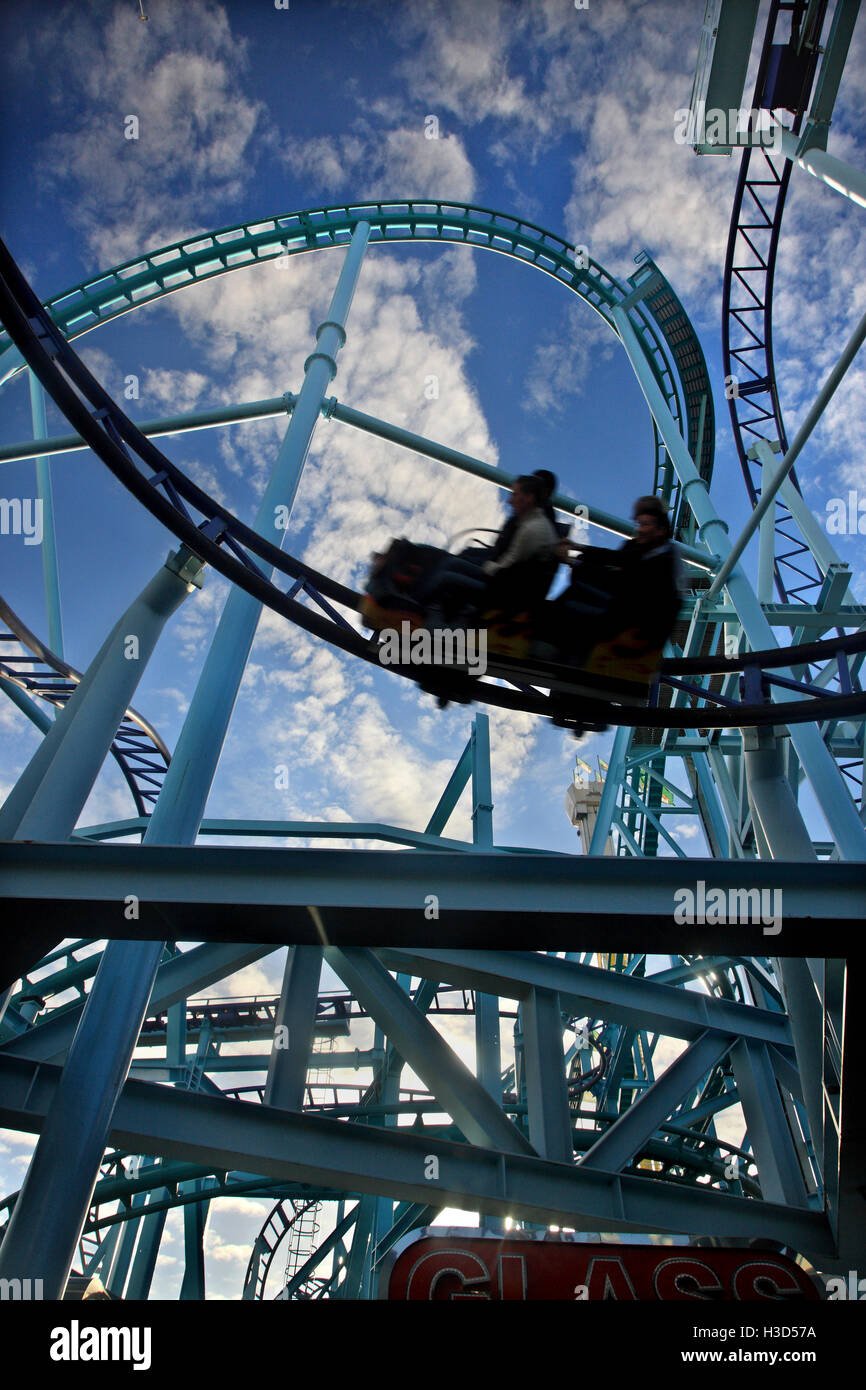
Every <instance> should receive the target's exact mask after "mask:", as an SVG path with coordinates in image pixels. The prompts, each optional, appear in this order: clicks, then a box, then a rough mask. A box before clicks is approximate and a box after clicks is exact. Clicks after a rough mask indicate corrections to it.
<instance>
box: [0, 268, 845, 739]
mask: <svg viewBox="0 0 866 1390" xmlns="http://www.w3.org/2000/svg"><path fill="white" fill-rule="evenodd" d="M0 318H2V319H3V321H4V323H5V324H6V327H7V329H8V331H9V334H10V336H11V338H12V340H13V341H14V342H15V344H16V346H17V347H18V349H19V351H20V352H21V354H22V356H23V357H24V358H25V360H26V361H27V362H28V363H29V365H30V367H31V368H32V369H33V371H34V372H35V373H36V375H37V376H38V377H39V379H40V381H41V382H42V384H43V386H45V388H46V390H47V391H48V392H49V394H50V395H51V396H52V397H53V399H54V400H55V402H56V403H57V405H58V406H59V408H60V409H61V410H62V411H63V413H64V414H65V415H66V416H67V418H68V419H69V421H70V423H71V424H72V425H73V426H74V427H75V428H76V429H77V430H78V432H79V434H80V435H81V437H82V438H83V439H84V440H85V441H86V442H87V443H88V444H89V445H90V447H91V449H92V450H93V451H94V453H95V454H96V455H97V456H98V457H99V458H101V459H102V461H103V462H104V463H105V464H106V466H107V467H108V468H109V469H110V470H111V472H112V473H114V475H115V476H116V477H117V478H118V479H119V481H121V482H122V483H123V484H124V486H125V487H127V488H128V489H129V491H130V492H132V493H133V495H134V496H135V497H137V498H138V500H139V501H141V502H142V503H143V505H144V506H145V507H146V508H147V509H148V510H149V511H150V512H151V514H152V515H153V516H155V517H156V518H157V519H158V520H160V521H161V522H162V523H163V524H164V525H165V526H166V527H167V528H168V529H169V530H171V531H173V532H174V534H175V535H176V536H178V537H179V539H180V540H182V541H183V542H185V543H186V545H187V546H188V547H189V549H190V551H191V552H192V553H193V554H195V555H197V556H198V557H199V558H200V559H201V560H203V561H205V562H207V563H209V564H211V565H213V567H214V568H215V569H216V570H218V571H219V572H220V573H221V574H223V575H224V576H225V578H227V579H229V580H231V581H232V582H233V583H236V584H239V585H240V587H241V588H243V589H245V590H246V592H247V593H250V594H252V595H253V596H254V597H255V598H257V599H259V600H260V601H261V602H262V603H264V604H265V605H267V606H268V607H269V608H271V609H272V610H273V611H274V612H277V613H280V614H281V615H282V616H283V617H285V618H287V619H289V621H291V622H293V623H296V624H297V625H298V626H299V627H302V628H303V629H305V630H306V631H307V632H310V633H312V634H313V635H314V636H317V637H321V638H323V639H324V640H325V641H327V642H329V643H331V645H333V646H336V647H338V648H340V649H342V650H343V651H345V652H347V653H348V654H350V655H352V656H355V657H359V658H361V659H362V660H364V661H367V662H368V663H370V664H375V665H380V662H379V658H378V644H377V642H375V641H371V640H370V639H369V638H366V637H364V636H363V634H362V633H361V632H359V631H358V630H357V629H356V628H355V627H353V626H352V624H351V623H350V622H349V621H348V620H347V619H346V618H345V617H344V616H343V615H342V614H340V613H338V612H337V611H336V610H335V609H334V608H333V607H332V606H331V603H330V602H329V601H328V600H334V601H335V602H337V603H339V604H342V605H344V606H345V607H347V608H349V609H350V610H354V611H357V608H358V605H359V602H360V596H359V595H358V594H356V593H354V592H353V591H352V590H351V589H348V588H347V587H346V586H345V585H342V584H338V583H337V582H336V580H333V579H331V578H330V577H329V576H327V575H324V574H322V573H320V572H319V571H317V570H314V569H312V568H311V567H310V566H308V565H305V564H303V563H302V562H301V561H299V560H297V559H296V558H295V557H293V556H291V555H287V554H284V553H283V552H282V551H281V550H279V549H278V548H277V547H276V546H275V545H273V544H271V543H270V542H269V541H267V540H265V539H264V538H263V537H261V536H259V535H258V534H257V533H256V532H255V531H253V530H251V529H250V528H249V527H247V526H245V525H244V524H243V523H242V522H240V521H239V520H238V519H237V518H236V517H234V516H233V515H232V514H231V513H230V512H228V511H227V510H226V509H225V508H224V507H221V506H219V504H217V503H216V502H214V501H213V499H212V498H210V497H209V496H208V495H207V494H206V493H205V492H203V491H202V489H201V488H199V487H197V486H196V485H195V484H194V483H192V482H191V481H190V479H188V478H187V477H186V476H185V474H183V473H182V472H181V470H180V469H179V468H177V467H176V465H174V464H173V463H172V462H171V461H170V460H169V459H168V458H167V457H166V456H165V455H164V454H163V453H162V452H161V451H160V450H159V449H157V448H156V446H155V445H154V444H153V443H152V441H151V440H149V439H148V438H147V437H146V436H145V435H143V434H142V433H141V431H140V430H139V429H138V428H137V427H136V425H135V424H134V423H133V422H132V421H131V420H130V419H129V418H128V416H126V415H125V414H124V413H123V411H122V410H121V409H120V408H119V406H118V405H117V404H116V402H115V401H113V400H112V398H111V397H110V396H109V395H108V393H107V392H106V391H105V390H104V388H103V387H102V386H101V385H100V384H99V383H98V382H97V381H96V380H95V378H94V377H93V376H92V374H91V373H90V372H89V371H88V369H87V368H86V367H85V365H84V363H83V362H82V361H81V359H80V358H79V356H78V355H77V353H76V352H75V350H74V349H73V348H72V346H71V345H70V343H69V342H68V341H67V340H66V338H65V337H64V336H63V334H62V332H61V331H60V329H59V328H58V327H57V325H56V324H55V323H54V322H53V320H52V319H51V317H50V315H49V314H48V313H47V311H46V310H45V309H44V307H43V306H42V304H41V302H40V301H39V299H38V298H37V296H36V295H35V294H34V292H33V290H32V289H31V287H30V285H29V284H28V283H27V281H26V280H25V278H24V276H23V275H22V274H21V271H20V270H19V268H18V266H17V265H16V264H15V262H14V260H13V258H12V256H11V255H10V253H9V251H8V249H7V248H6V247H5V245H3V244H2V243H0ZM145 470H147V472H145ZM195 513H198V514H199V516H200V517H201V518H202V519H201V520H198V521H196V519H195ZM262 564H264V565H265V566H267V567H269V568H274V569H277V570H278V571H279V572H280V573H281V574H282V575H285V576H288V577H289V578H290V579H292V580H293V581H294V583H293V586H292V588H291V590H290V592H289V593H285V592H284V591H283V590H282V589H279V588H277V586H276V585H275V584H274V583H273V582H272V581H271V580H270V579H269V578H268V575H267V574H266V573H265V571H264V570H263V569H262ZM301 590H303V591H304V593H305V594H306V595H307V596H309V597H310V598H312V599H313V601H314V602H315V603H316V604H317V606H318V608H319V610H320V611H318V612H315V611H313V610H312V609H310V608H308V607H305V606H304V605H303V604H302V603H300V602H298V600H297V598H296V597H295V595H297V594H298V593H300V591H301ZM861 643H862V644H864V645H866V634H858V635H856V636H855V637H849V638H837V639H835V640H834V641H832V642H828V643H818V644H815V643H812V644H809V651H812V652H817V653H819V655H818V656H816V657H815V659H824V660H838V658H839V653H840V651H841V652H842V653H845V654H847V653H849V652H859V651H860V650H861V649H862V647H861V645H859V644H861ZM805 650H806V649H805V648H803V649H800V648H798V649H796V652H795V651H794V650H793V649H791V650H789V652H788V653H785V652H778V651H774V652H770V653H766V654H764V653H761V654H759V655H761V656H763V657H765V660H764V662H763V665H764V666H765V667H772V666H776V667H781V666H790V665H791V664H792V662H797V663H800V662H801V661H802V660H803V659H805V658H804V656H803V655H802V654H801V653H802V652H804V651H805ZM692 660H702V658H697V659H694V658H693V659H692ZM671 666H673V670H671ZM387 669H388V670H389V671H391V672H392V673H393V674H395V675H398V676H401V677H403V678H404V679H409V680H413V681H417V679H418V675H419V671H418V668H417V667H414V666H404V665H394V666H389V667H388V668H387ZM428 669H429V668H428ZM740 669H741V668H740V667H738V666H737V665H736V663H734V664H732V665H731V666H730V667H729V666H728V665H727V664H726V663H725V661H724V659H723V658H718V659H716V660H715V661H713V662H712V672H716V673H718V672H723V673H726V674H727V673H733V672H735V671H738V670H740ZM757 670H758V668H757V665H756V664H755V662H754V660H753V661H752V662H751V663H750V665H749V667H747V668H746V673H745V674H746V675H748V674H749V672H750V671H751V676H750V679H749V682H748V690H747V691H746V692H745V693H746V698H745V699H744V700H743V701H741V702H740V703H736V702H734V701H731V700H729V699H726V698H725V697H719V696H715V695H713V694H712V693H711V692H710V691H708V690H706V689H701V688H695V689H694V691H690V692H688V693H690V694H693V696H694V699H695V700H696V701H701V702H710V703H703V704H702V705H701V707H699V708H687V709H683V708H680V707H677V708H676V709H660V708H658V707H655V708H652V707H650V708H648V709H645V708H643V707H639V712H638V710H635V709H633V708H627V707H623V706H619V705H615V704H611V703H610V700H609V698H607V699H606V698H595V697H594V695H593V693H592V691H589V692H588V691H587V689H586V681H585V680H581V683H580V685H576V684H575V682H576V680H577V673H576V672H574V671H573V670H572V669H570V668H568V667H548V668H544V667H541V668H540V667H539V666H538V663H535V664H533V665H530V664H528V663H520V662H513V663H511V667H510V670H509V672H508V673H503V672H502V671H499V674H500V675H503V674H505V678H506V679H508V680H512V681H514V682H515V685H516V684H517V683H518V682H519V683H520V686H519V688H516V689H510V690H509V689H507V688H506V687H504V686H497V685H492V684H490V683H489V682H484V681H476V682H474V684H472V685H471V686H467V685H465V684H463V683H461V682H460V681H459V680H458V683H457V689H454V688H453V687H448V688H443V687H442V681H441V674H442V673H441V668H440V670H439V671H438V672H437V671H434V672H433V675H434V678H435V680H436V682H437V684H438V686H439V690H440V691H441V692H442V693H443V694H444V695H445V697H446V698H449V699H450V698H456V699H461V700H465V701H469V700H480V701H483V702H485V703H487V704H494V705H498V706H500V707H502V708H506V709H522V710H525V711H528V712H529V713H535V714H541V715H548V716H550V717H551V718H555V719H556V720H557V722H565V723H566V724H568V723H574V724H575V726H579V725H582V724H585V723H587V722H599V723H605V724H623V725H633V724H635V723H636V722H638V721H639V722H640V724H641V726H642V727H658V728H677V729H688V728H696V729H709V728H738V727H745V726H750V725H755V726H757V725H774V724H785V723H787V724H793V723H803V722H810V721H812V720H816V719H817V720H823V719H830V718H850V717H852V716H857V715H860V714H866V692H863V691H860V690H854V689H852V688H851V680H850V677H849V676H848V673H847V668H846V677H847V681H848V684H847V689H844V690H843V693H841V694H840V695H835V696H824V695H823V692H822V693H821V694H819V695H818V696H816V697H812V698H803V697H804V696H809V693H810V692H809V687H808V686H807V685H805V684H801V685H800V686H797V687H796V688H797V691H798V695H800V697H801V698H798V699H797V700H796V701H787V702H786V703H784V704H782V703H771V702H769V701H767V700H766V699H765V698H764V696H765V691H766V686H767V678H766V676H765V675H763V676H762V677H761V679H760V680H758V679H757V678H756V673H757ZM690 673H694V674H700V671H695V668H694V667H692V668H691V671H690ZM676 677H677V672H676V664H675V663H668V665H667V666H666V668H665V669H664V670H663V671H662V675H661V678H662V679H663V680H671V678H673V679H676ZM527 679H532V680H534V681H536V682H537V683H538V685H539V686H541V687H542V688H540V689H535V688H531V687H530V688H528V689H527V688H526V685H525V682H526V681H527ZM544 687H546V690H545V688H544ZM816 688H817V687H816ZM437 693H438V692H437ZM753 697H756V698H753ZM563 700H565V701H566V702H570V704H572V705H573V704H574V703H575V702H577V703H578V704H579V709H577V710H572V709H570V708H567V709H566V710H565V719H564V720H563Z"/></svg>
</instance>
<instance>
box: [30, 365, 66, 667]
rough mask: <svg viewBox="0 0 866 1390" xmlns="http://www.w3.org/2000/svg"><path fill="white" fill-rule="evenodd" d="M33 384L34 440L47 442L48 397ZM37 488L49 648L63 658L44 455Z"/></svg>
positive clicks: (51, 498)
mask: <svg viewBox="0 0 866 1390" xmlns="http://www.w3.org/2000/svg"><path fill="white" fill-rule="evenodd" d="M27 378H28V382H29V384H30V408H31V411H32V415H33V437H34V439H40V440H41V439H45V438H46V437H47V435H48V430H47V428H46V424H45V396H44V394H43V391H42V383H41V382H40V381H39V380H38V378H37V377H35V376H34V374H33V372H31V371H28V373H27ZM36 486H37V492H38V495H39V501H40V502H41V503H42V574H43V578H44V581H45V608H46V612H47V616H48V645H49V646H50V647H51V648H52V650H53V651H55V652H57V654H58V656H62V655H63V617H62V613H61V609H60V578H59V575H58V573H57V537H56V533H55V529H54V493H53V490H52V487H51V458H50V455H48V454H40V455H39V457H38V458H37V460H36Z"/></svg>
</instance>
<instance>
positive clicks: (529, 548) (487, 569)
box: [482, 507, 559, 575]
mask: <svg viewBox="0 0 866 1390" xmlns="http://www.w3.org/2000/svg"><path fill="white" fill-rule="evenodd" d="M558 544H559V536H558V535H557V533H556V527H555V526H554V525H553V522H552V521H550V520H549V519H548V517H547V516H546V515H545V513H544V512H543V511H542V510H541V508H540V507H533V509H532V511H531V512H527V513H526V515H525V516H523V517H521V519H520V521H519V523H518V525H517V527H516V529H515V532H514V535H513V536H512V538H511V543H510V545H509V546H508V549H507V550H506V551H505V553H504V554H503V555H501V556H500V557H499V559H498V560H485V562H484V564H483V565H482V569H483V570H484V573H485V574H487V575H493V574H498V573H499V571H500V570H507V569H510V568H511V566H512V565H517V564H520V563H521V562H522V561H523V560H534V559H544V560H547V559H549V558H550V557H551V556H552V555H553V552H554V550H555V549H556V547H557V545H558Z"/></svg>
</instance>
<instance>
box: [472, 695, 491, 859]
mask: <svg viewBox="0 0 866 1390" xmlns="http://www.w3.org/2000/svg"><path fill="white" fill-rule="evenodd" d="M470 744H471V748H472V840H473V843H474V844H476V845H479V846H481V847H483V848H484V849H491V848H492V846H493V785H492V779H491V776H490V721H489V719H488V717H487V715H486V714H476V716H475V718H474V720H473V721H472V734H471V737H470Z"/></svg>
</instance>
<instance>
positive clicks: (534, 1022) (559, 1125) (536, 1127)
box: [523, 989, 574, 1163]
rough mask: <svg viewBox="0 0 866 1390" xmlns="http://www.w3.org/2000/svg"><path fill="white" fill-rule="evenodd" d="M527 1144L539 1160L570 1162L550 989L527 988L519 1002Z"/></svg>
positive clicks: (555, 1007) (557, 1016)
mask: <svg viewBox="0 0 866 1390" xmlns="http://www.w3.org/2000/svg"><path fill="white" fill-rule="evenodd" d="M523 1035H524V1049H525V1062H526V1104H527V1110H528V1115H529V1141H530V1143H531V1144H532V1146H533V1148H534V1149H535V1150H536V1152H537V1153H539V1154H540V1155H541V1157H542V1158H550V1159H553V1160H554V1161H555V1162H558V1163H573V1162H574V1143H573V1140H572V1134H571V1111H570V1110H569V1108H568V1089H567V1087H566V1084H565V1053H564V1051H563V1047H562V1009H561V1007H560V1003H559V995H558V994H557V993H556V992H555V991H554V990H548V989H531V990H530V991H529V997H528V998H527V999H525V1000H524V1001H523Z"/></svg>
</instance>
